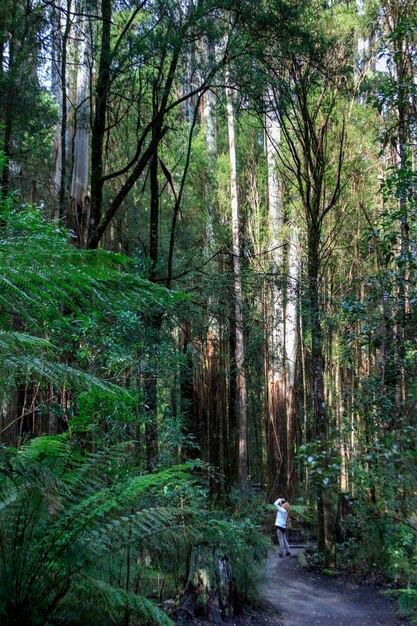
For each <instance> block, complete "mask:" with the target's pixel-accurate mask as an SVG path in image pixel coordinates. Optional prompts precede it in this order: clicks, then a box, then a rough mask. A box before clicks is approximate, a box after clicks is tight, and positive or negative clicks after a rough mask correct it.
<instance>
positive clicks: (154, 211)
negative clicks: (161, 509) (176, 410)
mask: <svg viewBox="0 0 417 626" xmlns="http://www.w3.org/2000/svg"><path fill="white" fill-rule="evenodd" d="M149 169H150V172H149V178H150V187H151V215H150V229H149V256H150V261H151V269H150V275H149V277H150V280H151V281H153V282H154V281H155V280H156V277H157V264H158V239H159V237H158V234H159V184H158V153H156V154H155V155H154V156H153V158H152V160H151V162H150V166H149ZM149 324H150V326H151V328H152V332H153V334H154V336H153V344H154V345H155V346H157V345H158V344H159V341H160V331H161V325H162V313H161V312H160V311H156V312H155V313H153V314H151V317H150V320H149ZM157 387H158V375H157V372H156V371H155V370H152V371H151V372H150V375H149V377H148V380H147V384H146V398H147V405H148V419H147V421H146V426H145V440H146V466H147V469H148V470H149V471H151V470H153V469H154V468H155V465H156V463H157V461H158V426H157V409H158V402H157V401H158V394H157Z"/></svg>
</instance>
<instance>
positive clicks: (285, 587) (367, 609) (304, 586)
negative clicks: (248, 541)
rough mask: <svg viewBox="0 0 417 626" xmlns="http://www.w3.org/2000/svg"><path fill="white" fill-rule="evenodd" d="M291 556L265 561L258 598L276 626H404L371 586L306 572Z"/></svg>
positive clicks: (391, 603) (391, 605)
mask: <svg viewBox="0 0 417 626" xmlns="http://www.w3.org/2000/svg"><path fill="white" fill-rule="evenodd" d="M298 551H299V550H297V549H292V551H291V552H292V555H293V556H292V557H291V558H289V557H286V558H284V559H278V557H277V555H276V554H275V553H274V554H271V555H270V556H269V558H268V561H267V564H266V569H265V577H264V581H263V583H262V587H261V596H262V599H263V600H264V601H266V602H267V603H268V604H269V606H270V607H271V609H272V610H274V612H276V613H277V614H278V615H279V616H280V617H277V621H276V622H275V624H276V626H281V625H283V626H408V625H409V622H408V621H407V620H404V619H402V618H399V617H398V616H397V615H396V607H395V602H394V601H393V600H392V599H390V598H387V597H384V596H382V595H381V594H380V592H379V590H378V589H377V588H376V587H374V586H362V585H357V584H355V583H354V582H350V581H349V582H347V581H345V580H343V581H342V580H337V579H333V578H329V577H327V576H324V575H322V574H316V573H311V572H308V571H307V570H306V569H304V568H303V567H302V566H300V565H299V564H298V562H297V558H296V554H297V552H298Z"/></svg>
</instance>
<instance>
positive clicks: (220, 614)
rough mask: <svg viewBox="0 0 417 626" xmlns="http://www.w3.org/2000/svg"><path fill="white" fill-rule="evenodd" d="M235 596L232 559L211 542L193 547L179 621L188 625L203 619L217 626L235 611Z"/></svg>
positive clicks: (178, 616)
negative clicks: (210, 544)
mask: <svg viewBox="0 0 417 626" xmlns="http://www.w3.org/2000/svg"><path fill="white" fill-rule="evenodd" d="M236 598H237V594H236V583H235V579H234V578H233V575H232V567H231V562H230V559H229V558H228V557H227V556H226V555H224V553H222V552H220V551H219V550H217V549H216V548H213V547H212V546H208V545H205V544H203V545H199V546H196V547H194V548H193V549H192V551H191V555H190V561H189V568H188V579H187V584H186V587H185V591H184V594H183V596H182V598H181V602H180V606H179V607H178V609H177V611H176V613H177V623H178V624H181V625H185V624H187V625H188V626H189V625H190V624H192V623H193V621H194V619H203V620H205V621H207V622H209V623H211V624H214V625H216V626H218V625H220V624H222V621H223V619H224V618H228V617H233V615H234V614H235V611H236V608H237V601H236Z"/></svg>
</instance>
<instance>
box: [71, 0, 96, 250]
mask: <svg viewBox="0 0 417 626" xmlns="http://www.w3.org/2000/svg"><path fill="white" fill-rule="evenodd" d="M84 5H85V2H83V3H82V5H81V6H82V7H83V8H84V9H85V6H84ZM77 42H78V43H77V46H78V50H77V53H78V54H77V56H78V59H77V61H78V64H77V83H76V96H75V111H76V114H75V133H74V144H73V168H72V180H71V191H70V196H71V213H70V216H69V224H70V225H71V226H73V228H74V231H75V232H76V234H77V237H78V245H79V246H80V247H82V246H83V245H84V244H85V243H86V242H85V237H86V233H85V229H86V226H87V216H86V210H87V207H86V194H87V186H88V172H89V167H88V166H89V127H90V123H89V122H90V99H91V90H90V66H91V57H92V37H91V28H90V24H89V21H88V20H87V19H86V18H81V19H80V21H79V23H78V24H77Z"/></svg>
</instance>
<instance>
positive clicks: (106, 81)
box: [88, 0, 112, 247]
mask: <svg viewBox="0 0 417 626" xmlns="http://www.w3.org/2000/svg"><path fill="white" fill-rule="evenodd" d="M101 17H102V27H101V28H102V31H101V42H100V61H99V67H98V75H97V84H96V91H95V98H94V118H93V128H92V135H91V208H90V219H89V227H88V239H89V242H91V240H92V238H93V236H94V234H95V232H96V229H97V226H98V224H99V223H100V220H101V217H102V214H103V187H104V181H103V173H104V169H103V168H104V165H103V148H104V137H105V132H106V112H107V100H108V95H109V88H110V80H111V77H110V65H111V47H110V46H111V41H110V33H111V18H112V0H102V2H101ZM94 247H96V245H95V246H94Z"/></svg>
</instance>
